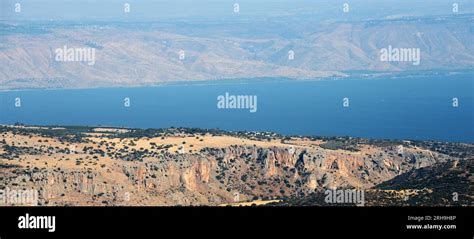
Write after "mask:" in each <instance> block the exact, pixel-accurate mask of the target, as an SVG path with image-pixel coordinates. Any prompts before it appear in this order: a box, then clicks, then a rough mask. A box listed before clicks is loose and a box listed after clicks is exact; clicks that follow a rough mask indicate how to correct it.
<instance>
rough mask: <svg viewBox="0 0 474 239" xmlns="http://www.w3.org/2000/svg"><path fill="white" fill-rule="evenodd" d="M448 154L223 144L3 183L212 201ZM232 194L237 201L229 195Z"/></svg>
mask: <svg viewBox="0 0 474 239" xmlns="http://www.w3.org/2000/svg"><path fill="white" fill-rule="evenodd" d="M450 158H452V157H450V156H447V155H445V154H440V153H436V152H431V151H428V150H423V149H418V148H415V147H413V148H410V147H407V148H405V150H404V152H403V154H401V153H399V150H398V149H397V148H395V147H385V148H380V147H370V148H367V149H364V150H361V151H358V152H351V151H346V150H330V149H324V148H321V147H317V146H309V147H301V146H297V147H294V148H293V147H276V146H275V147H257V146H245V145H231V146H229V147H224V148H203V149H201V151H200V152H198V153H192V154H162V155H159V156H157V157H147V158H143V160H141V161H123V160H120V159H118V160H114V161H113V163H112V164H110V165H109V166H106V167H103V168H98V169H94V168H88V169H81V168H65V167H58V168H54V167H44V168H36V167H35V168H31V167H30V168H25V167H8V168H3V169H1V170H0V175H1V176H0V177H1V178H2V181H3V182H4V183H5V186H8V187H25V188H35V189H37V190H39V192H40V204H41V205H218V204H222V203H229V202H234V201H236V200H237V201H246V200H251V199H255V198H278V197H282V196H293V195H306V194H308V193H311V192H314V191H315V190H322V189H328V188H341V187H357V188H370V187H372V186H374V185H377V184H380V183H382V182H384V181H386V180H389V179H392V178H394V177H396V176H397V175H400V174H403V173H406V172H408V171H410V170H412V169H417V168H421V167H426V166H430V165H433V164H435V163H439V162H445V161H446V160H448V159H450ZM236 194H237V195H238V199H236Z"/></svg>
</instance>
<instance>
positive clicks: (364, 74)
mask: <svg viewBox="0 0 474 239" xmlns="http://www.w3.org/2000/svg"><path fill="white" fill-rule="evenodd" d="M342 73H344V74H346V75H347V76H341V77H320V78H312V79H303V78H288V77H254V78H232V79H231V78H229V79H218V80H211V79H208V80H183V81H169V82H157V83H156V84H150V85H135V86H134V85H131V86H109V87H101V86H98V87H64V88H19V89H0V93H4V92H25V91H57V90H101V89H137V88H155V87H167V86H188V85H193V86H196V85H197V86H209V85H223V84H231V85H233V84H252V83H265V82H270V83H276V82H291V81H293V82H307V81H334V80H370V79H372V80H373V79H388V78H393V77H395V78H398V77H414V76H439V75H457V74H473V76H474V69H459V70H443V69H440V70H421V71H398V72H393V71H387V72H381V71H346V72H342ZM387 77H388V78H387ZM356 78H357V79H356Z"/></svg>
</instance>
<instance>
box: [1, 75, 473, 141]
mask: <svg viewBox="0 0 474 239" xmlns="http://www.w3.org/2000/svg"><path fill="white" fill-rule="evenodd" d="M472 76H473V74H472V73H462V74H458V75H451V76H429V77H428V76H425V77H423V76H418V77H406V78H396V79H343V80H322V81H294V80H283V79H282V80H245V81H222V82H209V83H198V84H194V83H193V84H175V85H168V86H160V87H146V88H127V89H125V88H113V89H80V90H30V91H8V92H1V93H0V123H2V124H13V123H15V122H20V123H25V124H34V125H91V126H98V125H101V126H124V127H137V128H165V127H171V126H175V127H198V128H220V129H224V130H232V131H237V130H245V131H273V132H278V133H282V134H287V135H321V136H353V137H366V138H384V139H418V140H441V141H454V142H474V123H473V122H474V97H473V93H474V79H473V78H472ZM226 92H229V93H230V94H234V95H256V96H257V99H258V101H257V102H258V108H257V112H255V113H250V112H249V110H248V109H240V110H236V109H234V110H230V109H218V108H217V97H218V96H219V95H223V94H225V93H226ZM16 97H19V98H21V107H15V98H16ZM125 97H129V98H130V107H124V98H125ZM344 97H347V98H348V99H349V107H343V98H344ZM454 97H456V98H458V100H459V106H458V107H453V104H452V103H453V100H452V99H453V98H454Z"/></svg>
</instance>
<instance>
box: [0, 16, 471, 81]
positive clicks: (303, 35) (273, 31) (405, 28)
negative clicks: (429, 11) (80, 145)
mask: <svg viewBox="0 0 474 239" xmlns="http://www.w3.org/2000/svg"><path fill="white" fill-rule="evenodd" d="M473 22H474V15H469V14H467V15H466V14H465V15H449V16H427V17H395V18H392V19H381V20H364V21H327V20H326V21H319V20H316V19H313V18H311V17H308V16H304V15H303V16H280V17H264V18H256V19H253V18H244V17H242V18H239V19H238V20H231V19H228V18H225V19H219V20H218V19H214V20H201V21H192V20H179V21H178V20H176V21H155V22H109V21H97V22H93V21H87V22H79V21H72V22H69V21H44V22H31V21H18V22H8V21H4V22H3V23H2V24H0V33H1V39H2V40H1V41H0V84H1V89H4V90H5V89H18V88H88V87H110V86H144V85H156V84H160V83H164V82H171V81H187V80H216V79H229V78H232V79H238V78H254V77H287V78H294V79H314V78H325V77H344V76H347V75H349V74H350V72H351V71H375V72H397V71H404V70H410V71H413V70H414V71H416V70H460V69H472V68H473V66H474V45H473V44H472V43H473V42H474V26H473V24H472V23H473ZM64 46H67V47H70V48H95V51H96V52H95V64H93V65H89V64H87V62H60V61H56V60H55V51H56V49H58V48H63V47H64ZM389 46H392V47H394V48H397V47H398V48H419V49H420V53H421V61H420V64H419V65H414V64H412V63H411V62H382V61H380V50H381V49H382V48H387V47H389ZM180 51H183V53H184V57H182V58H184V59H180ZM290 51H293V53H294V59H289V56H288V55H289V52H290Z"/></svg>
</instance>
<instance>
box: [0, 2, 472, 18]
mask: <svg viewBox="0 0 474 239" xmlns="http://www.w3.org/2000/svg"><path fill="white" fill-rule="evenodd" d="M0 1H1V5H0V7H1V12H0V14H1V16H0V17H1V18H0V19H2V20H13V21H14V20H25V19H33V20H35V19H42V20H49V19H57V20H87V19H92V20H93V19H105V20H125V21H126V20H154V19H157V20H158V19H163V18H170V17H172V18H174V17H180V18H182V17H207V18H219V17H230V16H235V15H234V12H233V5H234V3H239V6H240V13H239V15H241V16H254V15H255V16H263V17H265V16H275V15H295V14H310V15H315V16H318V17H322V18H328V19H332V18H334V19H337V18H339V17H344V15H343V14H341V12H342V5H343V3H345V2H348V3H349V4H350V14H351V15H352V16H355V17H358V18H383V17H388V16H398V15H440V14H450V13H451V9H452V4H453V1H450V0H322V1H319V0H124V1H118V0H0ZM17 2H18V3H21V4H22V6H21V7H22V9H21V10H22V11H21V13H15V11H14V9H15V3H17ZM455 2H457V3H459V5H460V7H459V8H460V9H459V13H472V12H473V10H474V1H472V0H456V1H455ZM124 3H130V4H131V12H130V13H128V14H125V13H124V12H123V4H124Z"/></svg>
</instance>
